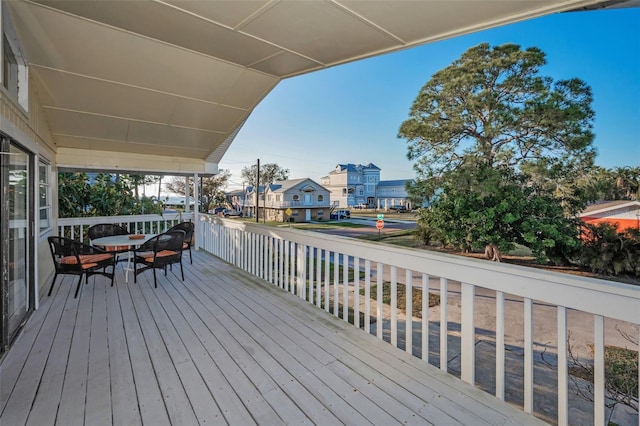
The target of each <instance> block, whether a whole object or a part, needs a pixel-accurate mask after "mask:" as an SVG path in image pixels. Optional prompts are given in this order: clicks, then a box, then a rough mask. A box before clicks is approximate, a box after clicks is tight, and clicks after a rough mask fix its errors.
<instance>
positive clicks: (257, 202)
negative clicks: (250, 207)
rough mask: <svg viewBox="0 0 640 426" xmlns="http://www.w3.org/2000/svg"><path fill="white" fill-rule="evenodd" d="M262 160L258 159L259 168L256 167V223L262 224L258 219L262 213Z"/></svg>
mask: <svg viewBox="0 0 640 426" xmlns="http://www.w3.org/2000/svg"><path fill="white" fill-rule="evenodd" d="M259 207H260V159H259V158H258V167H256V223H260V219H259V218H258V216H259V214H258V212H259V211H260V209H259Z"/></svg>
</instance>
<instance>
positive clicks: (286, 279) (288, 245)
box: [283, 241, 290, 291]
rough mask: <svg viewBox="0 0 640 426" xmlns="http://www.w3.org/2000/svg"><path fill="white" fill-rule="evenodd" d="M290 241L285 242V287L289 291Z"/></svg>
mask: <svg viewBox="0 0 640 426" xmlns="http://www.w3.org/2000/svg"><path fill="white" fill-rule="evenodd" d="M289 249H290V244H289V241H285V242H284V272H283V273H284V283H283V284H284V287H283V288H284V289H285V290H286V291H289Z"/></svg>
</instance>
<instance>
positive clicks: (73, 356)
mask: <svg viewBox="0 0 640 426" xmlns="http://www.w3.org/2000/svg"><path fill="white" fill-rule="evenodd" d="M193 254H194V263H193V265H190V264H188V262H187V263H186V264H185V265H184V266H185V282H184V283H183V282H181V281H180V279H179V278H177V277H176V276H175V275H173V274H172V273H171V272H169V274H168V276H167V277H165V276H164V275H162V274H161V273H160V274H159V275H158V288H157V289H154V288H153V276H152V272H151V271H148V272H145V273H143V274H141V275H139V276H138V284H133V278H132V277H129V278H130V282H129V283H126V282H125V279H124V274H123V271H122V269H121V268H122V266H121V265H119V267H118V268H119V269H118V275H117V277H116V280H117V282H116V285H115V286H114V287H113V288H112V287H110V286H109V281H108V280H107V279H106V278H104V277H101V276H95V277H91V278H90V279H89V284H88V285H83V290H82V293H81V295H80V296H79V297H78V298H77V299H74V298H73V289H74V284H75V280H76V279H77V278H75V277H71V276H65V277H64V280H62V281H61V284H60V285H58V284H56V288H55V289H54V293H53V295H52V297H47V296H46V295H45V296H44V297H43V298H42V300H41V305H40V309H38V310H37V311H36V312H35V313H34V314H33V315H32V316H31V318H30V319H29V321H28V322H27V324H26V326H25V328H24V330H23V332H22V334H21V335H20V336H19V337H18V339H17V340H16V342H15V343H14V345H13V347H12V348H11V349H10V350H9V352H8V353H7V354H6V355H5V356H4V358H3V359H2V362H1V364H0V369H1V377H2V386H1V389H0V391H1V399H0V404H1V405H0V410H1V413H2V414H1V417H0V422H1V423H2V424H7V425H19V424H25V423H30V424H54V423H55V424H61V425H68V424H88V425H101V424H116V425H122V424H127V425H133V424H141V423H146V424H153V425H161V424H178V425H192V424H204V423H209V424H232V425H248V424H321V425H329V424H366V423H373V424H381V425H382V424H384V425H389V424H399V423H409V424H439V425H442V424H447V425H450V424H465V425H470V424H473V425H481V424H490V425H498V424H504V423H515V424H536V423H538V422H539V420H537V419H535V418H534V417H532V416H528V415H526V414H524V413H522V412H521V411H519V410H518V409H516V408H514V407H512V406H510V405H508V404H506V403H504V402H501V401H499V400H498V399H496V398H494V397H493V396H491V395H488V394H486V393H485V392H483V391H481V390H479V389H476V388H474V387H472V386H469V385H466V384H465V383H463V382H461V381H460V380H458V379H456V378H454V377H452V376H450V375H447V374H445V373H443V372H442V371H440V370H438V369H437V368H435V367H433V366H429V365H427V364H425V363H424V362H423V361H421V360H419V359H417V358H415V357H412V356H410V355H408V354H407V353H405V352H403V351H401V350H399V349H396V348H394V347H392V346H391V345H389V344H387V343H384V342H382V341H380V340H378V339H376V338H375V337H374V336H371V335H368V334H366V333H365V332H363V331H361V330H359V329H357V328H355V327H353V326H351V325H349V324H347V323H345V322H344V321H342V320H340V319H338V318H336V317H335V316H333V315H331V314H329V313H326V312H325V311H323V310H320V309H317V308H315V307H314V306H312V305H310V304H309V303H307V302H304V301H303V300H301V299H299V298H298V297H296V296H294V295H292V294H290V293H287V292H285V291H284V290H281V289H279V288H277V287H275V286H272V285H270V284H267V283H266V282H263V281H261V280H259V279H257V278H254V277H252V276H250V275H248V274H246V273H244V272H242V271H240V270H239V269H236V268H234V267H233V266H231V265H228V264H226V263H225V262H222V261H220V260H219V259H217V258H215V257H214V256H211V255H209V254H207V253H204V252H194V253H193ZM174 271H175V266H174ZM59 280H60V278H59ZM46 290H48V287H46Z"/></svg>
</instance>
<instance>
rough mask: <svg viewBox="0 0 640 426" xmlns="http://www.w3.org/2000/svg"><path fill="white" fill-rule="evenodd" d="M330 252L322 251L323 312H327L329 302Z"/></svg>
mask: <svg viewBox="0 0 640 426" xmlns="http://www.w3.org/2000/svg"><path fill="white" fill-rule="evenodd" d="M330 271H331V251H330V250H325V251H324V310H325V311H327V312H329V310H330V309H331V308H330V306H331V302H330V300H329V295H330V293H329V291H330V290H331V286H330V283H331V273H330Z"/></svg>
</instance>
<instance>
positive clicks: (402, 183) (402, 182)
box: [378, 179, 414, 187]
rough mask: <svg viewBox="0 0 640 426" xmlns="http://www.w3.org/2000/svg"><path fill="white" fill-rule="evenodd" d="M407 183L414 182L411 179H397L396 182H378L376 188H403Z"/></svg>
mask: <svg viewBox="0 0 640 426" xmlns="http://www.w3.org/2000/svg"><path fill="white" fill-rule="evenodd" d="M407 182H414V180H413V179H397V180H381V181H380V182H378V186H402V187H404V186H405V185H406V183H407Z"/></svg>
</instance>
